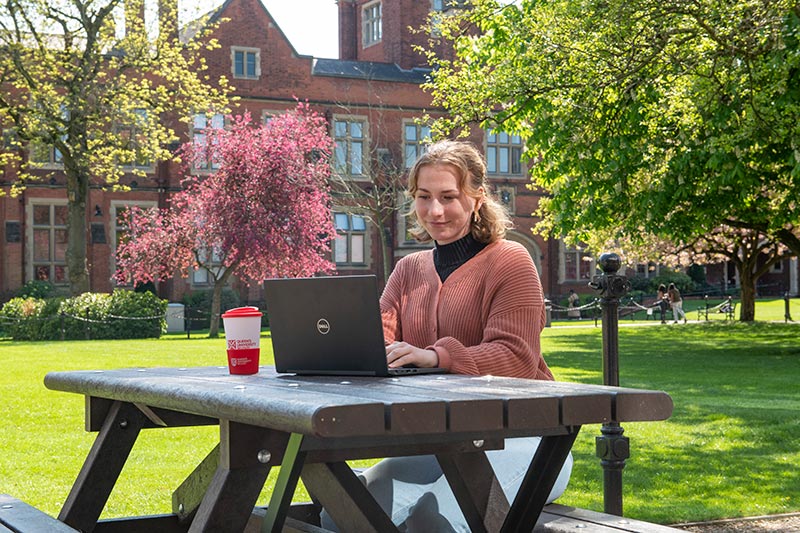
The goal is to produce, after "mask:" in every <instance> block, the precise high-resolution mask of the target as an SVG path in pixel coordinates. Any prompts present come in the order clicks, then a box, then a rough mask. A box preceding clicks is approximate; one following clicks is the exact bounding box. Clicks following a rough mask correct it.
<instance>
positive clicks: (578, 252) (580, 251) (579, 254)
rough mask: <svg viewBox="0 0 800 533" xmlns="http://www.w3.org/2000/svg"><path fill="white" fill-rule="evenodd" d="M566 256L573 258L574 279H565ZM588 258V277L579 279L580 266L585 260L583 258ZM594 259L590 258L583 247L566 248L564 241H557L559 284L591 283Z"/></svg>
mask: <svg viewBox="0 0 800 533" xmlns="http://www.w3.org/2000/svg"><path fill="white" fill-rule="evenodd" d="M567 255H573V256H575V257H574V259H575V261H576V262H575V276H576V277H574V278H572V277H570V278H568V277H567V260H566V258H567ZM587 257H588V258H589V259H590V260H589V261H587V262H588V263H589V270H588V277H581V264H582V262H583V261H584V260H585V259H584V258H587ZM595 265H596V263H595V258H594V257H592V256H591V254H589V253H588V252H586V251H585V247H583V246H567V244H566V243H564V241H559V246H558V278H559V282H560V283H583V282H586V281H591V279H592V276H593V274H594V272H595Z"/></svg>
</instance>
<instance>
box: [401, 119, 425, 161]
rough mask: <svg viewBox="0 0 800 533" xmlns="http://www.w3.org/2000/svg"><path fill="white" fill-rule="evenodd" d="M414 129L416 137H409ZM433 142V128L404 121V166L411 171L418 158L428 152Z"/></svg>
mask: <svg viewBox="0 0 800 533" xmlns="http://www.w3.org/2000/svg"><path fill="white" fill-rule="evenodd" d="M412 128H413V131H414V136H413V138H410V137H409V132H410V131H411V129H412ZM430 142H431V127H430V126H429V125H427V124H417V123H416V122H413V121H410V120H404V121H403V165H404V168H406V169H409V168H411V167H412V166H413V165H414V161H416V160H417V158H418V157H419V156H420V155H422V154H424V153H425V152H427V151H428V144H429V143H430Z"/></svg>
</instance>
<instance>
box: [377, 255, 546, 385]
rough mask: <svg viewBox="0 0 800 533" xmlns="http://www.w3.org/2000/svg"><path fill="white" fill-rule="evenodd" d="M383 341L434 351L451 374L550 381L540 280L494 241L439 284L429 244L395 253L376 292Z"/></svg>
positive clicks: (525, 258)
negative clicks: (395, 259) (396, 259)
mask: <svg viewBox="0 0 800 533" xmlns="http://www.w3.org/2000/svg"><path fill="white" fill-rule="evenodd" d="M381 314H382V316H383V332H384V336H385V338H386V342H387V344H388V343H390V342H393V341H396V340H398V341H399V340H402V341H405V342H408V343H409V344H412V345H414V346H418V347H421V348H429V349H433V350H436V353H437V354H438V355H439V366H441V367H443V368H446V369H448V370H449V371H450V372H452V373H455V374H472V375H494V376H513V377H523V378H533V379H546V380H552V379H553V374H552V373H551V372H550V369H549V368H548V367H547V364H546V363H545V361H544V359H543V358H542V349H541V345H540V343H539V335H540V333H541V331H542V328H543V327H544V322H545V310H544V296H543V294H542V286H541V282H540V281H539V275H538V273H537V272H536V267H535V266H534V264H533V260H531V257H530V255H529V254H528V252H527V251H526V250H525V248H524V247H523V246H522V245H521V244H519V243H516V242H512V241H507V240H499V241H497V242H494V243H492V244H490V245H489V246H487V247H486V248H484V249H483V250H482V251H481V252H480V253H478V254H477V255H476V256H475V257H473V258H472V259H470V260H469V261H467V262H466V263H465V264H463V265H461V267H459V268H458V269H457V270H456V271H455V272H453V273H452V274H450V276H449V277H448V278H447V279H446V280H445V282H444V283H442V282H441V281H440V280H439V276H438V274H437V273H436V269H435V268H434V265H433V250H426V251H423V252H417V253H414V254H411V255H408V256H406V257H404V258H403V259H401V260H400V261H399V262H398V263H397V266H396V267H395V269H394V272H392V275H391V276H390V277H389V281H388V282H387V284H386V288H385V289H384V291H383V295H382V296H381Z"/></svg>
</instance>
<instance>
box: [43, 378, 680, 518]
mask: <svg viewBox="0 0 800 533" xmlns="http://www.w3.org/2000/svg"><path fill="white" fill-rule="evenodd" d="M45 385H46V386H47V387H48V388H50V389H54V390H60V391H65V392H72V393H78V394H82V395H84V396H85V398H86V411H85V412H86V429H87V430H90V431H98V435H97V438H96V440H95V443H94V445H93V447H92V449H91V451H90V452H89V455H88V457H87V458H86V461H85V463H84V465H83V467H82V469H81V471H80V473H79V474H78V476H77V479H76V481H75V483H74V485H73V487H72V490H71V491H70V494H69V496H68V497H67V499H66V501H65V503H64V506H63V508H62V510H61V512H60V514H59V516H58V520H59V521H60V522H62V523H64V524H66V525H68V526H70V527H71V528H74V529H76V530H81V531H87V532H88V531H93V530H94V531H100V532H102V531H125V532H134V531H146V530H147V531H154V530H157V531H214V532H226V531H230V532H240V531H245V530H252V529H253V528H261V530H262V531H281V530H284V529H283V528H284V526H286V529H285V530H295V531H318V530H319V528H318V522H317V523H314V520H313V518H314V517H313V513H310V514H309V513H308V512H307V511H303V507H302V506H292V505H291V500H292V496H293V494H294V490H295V487H296V484H297V481H298V479H299V478H300V477H301V476H302V479H303V482H304V484H305V486H306V488H307V489H308V491H309V493H310V494H311V495H312V497H314V498H315V499H316V500H317V501H318V502H319V503H321V504H322V505H323V506H325V508H326V509H327V510H328V512H329V513H330V514H331V516H332V517H333V518H334V521H336V522H337V523H338V524H339V525H340V528H341V530H343V531H396V530H397V529H396V527H395V526H394V525H393V524H392V523H391V521H390V520H389V517H387V516H386V514H385V513H384V512H383V511H382V510H381V509H380V507H379V506H378V504H377V502H375V500H374V498H372V496H371V495H370V494H369V493H368V492H367V491H366V489H365V488H364V486H363V485H362V484H361V483H360V482H359V481H358V478H357V477H356V475H355V474H354V473H353V472H352V470H351V469H350V468H349V466H348V465H347V463H346V462H345V461H348V460H352V459H365V458H381V457H391V456H406V455H416V454H436V456H437V458H438V459H439V462H440V464H441V465H442V468H443V471H444V472H445V475H446V477H447V479H448V481H449V482H450V485H451V486H452V487H453V489H454V493H455V495H456V498H457V500H458V502H459V505H460V506H461V508H462V510H463V511H464V514H465V516H466V518H467V521H468V523H469V524H470V528H471V529H472V531H475V532H479V531H514V532H516V531H531V530H533V527H534V525H535V524H536V522H537V520H538V519H539V518H540V514H541V513H542V510H543V508H544V505H545V501H546V498H547V496H548V494H549V492H550V489H551V488H552V485H553V483H554V482H555V479H556V476H557V474H558V472H559V471H560V469H561V466H562V465H563V462H564V460H565V458H566V456H567V454H568V453H569V450H570V448H571V446H572V443H573V442H574V440H575V437H576V436H577V434H578V432H579V430H580V427H581V426H582V425H584V424H597V423H604V422H610V421H613V422H628V421H654V420H664V419H666V418H668V417H669V416H670V414H671V413H672V400H671V399H670V397H669V396H668V395H667V394H666V393H664V392H660V391H650V390H640V389H631V388H619V387H605V386H601V385H586V384H575V383H560V382H548V381H534V380H525V379H515V378H504V377H493V376H482V377H473V376H463V375H453V374H446V375H426V376H414V377H403V378H364V377H352V378H341V377H324V376H314V377H299V376H295V375H279V374H276V373H275V371H274V369H273V368H271V367H261V370H260V373H259V374H256V375H252V376H236V375H231V374H229V372H228V369H227V367H204V368H132V369H120V370H105V371H71V372H51V373H49V374H47V376H46V377H45ZM209 424H214V425H218V426H219V428H220V439H219V445H218V446H217V448H216V449H215V450H212V451H211V452H210V453H209V454H208V456H207V457H206V458H205V459H203V460H202V461H201V462H200V464H199V465H198V467H197V468H196V469H195V471H194V472H193V473H192V474H191V475H190V476H189V477H188V478H187V480H186V481H184V483H183V484H182V485H181V486H180V487H178V489H176V491H175V493H174V494H173V513H172V514H168V515H162V516H156V517H152V516H151V517H141V516H137V517H129V518H120V519H114V520H113V527H112V526H111V525H110V522H111V521H106V520H104V521H98V519H99V517H100V514H101V512H102V510H103V508H104V506H105V504H106V501H107V499H108V497H109V495H110V493H111V490H112V489H113V487H114V485H115V483H116V481H117V478H118V476H119V474H120V472H121V470H122V467H123V465H124V464H125V461H126V459H127V457H128V454H129V452H130V451H131V449H132V447H133V445H134V443H135V441H136V439H137V436H138V435H139V433H140V431H141V430H142V429H146V428H166V427H176V426H201V425H209ZM531 435H539V436H541V437H542V442H541V444H540V446H539V449H538V451H537V453H536V455H535V456H534V458H533V460H532V462H531V464H530V466H529V470H528V472H529V475H527V476H526V478H525V480H524V481H523V483H522V487H521V488H520V491H519V493H518V495H517V498H516V499H515V500H514V501H513V502H508V501H507V500H506V498H505V495H504V494H503V492H502V490H500V489H499V487H498V484H497V481H496V478H495V476H494V472H493V470H492V468H491V465H490V463H489V462H488V459H487V458H486V454H485V451H486V450H491V449H499V448H502V447H503V442H504V439H506V438H512V437H520V436H531ZM276 466H280V472H279V475H278V479H277V482H276V484H275V487H274V489H273V491H272V495H271V499H270V502H269V505H268V507H267V509H266V510H265V511H264V510H262V511H261V512H257V511H258V509H256V508H255V503H256V500H257V498H258V496H259V494H260V493H261V490H262V488H263V485H264V482H265V480H266V478H267V474H268V473H269V471H270V469H271V468H272V467H276ZM553 509H555V508H553ZM562 514H563V513H562ZM599 514H602V513H599ZM550 516H552V513H551V515H550ZM605 516H608V515H605ZM298 517H299V518H298ZM309 517H310V518H311V519H310V520H309ZM545 518H546V516H543V517H542V519H543V520H544V519H545ZM550 521H551V522H553V520H550ZM545 525H546V524H545ZM654 527H661V526H654ZM109 528H110V529H109ZM315 528H316V529H315ZM667 529H668V528H667ZM550 530H551V531H555V530H553V529H550Z"/></svg>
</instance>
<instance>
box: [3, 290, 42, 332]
mask: <svg viewBox="0 0 800 533" xmlns="http://www.w3.org/2000/svg"><path fill="white" fill-rule="evenodd" d="M44 308H45V301H44V300H42V299H39V298H23V297H17V298H12V299H11V300H9V301H7V302H6V303H5V304H3V307H2V309H0V316H2V319H3V323H4V328H3V329H4V330H5V332H6V333H7V334H8V335H10V336H11V337H12V338H13V339H14V340H37V339H39V338H40V331H41V329H42V323H43V316H42V313H43V311H44Z"/></svg>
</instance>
